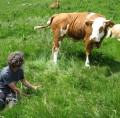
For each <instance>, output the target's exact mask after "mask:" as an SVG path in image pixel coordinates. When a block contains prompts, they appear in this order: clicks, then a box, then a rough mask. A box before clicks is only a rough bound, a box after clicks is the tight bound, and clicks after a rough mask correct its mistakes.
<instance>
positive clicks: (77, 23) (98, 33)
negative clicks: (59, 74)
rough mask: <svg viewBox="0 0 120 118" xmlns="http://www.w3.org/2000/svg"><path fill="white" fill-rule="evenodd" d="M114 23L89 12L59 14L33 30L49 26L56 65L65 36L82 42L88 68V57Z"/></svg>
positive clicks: (99, 44)
mask: <svg viewBox="0 0 120 118" xmlns="http://www.w3.org/2000/svg"><path fill="white" fill-rule="evenodd" d="M113 24H114V23H113V22H112V21H111V20H106V18H105V16H103V15H101V14H97V13H91V12H81V13H79V12H78V13H77V12H74V13H60V14H54V15H53V16H52V17H51V18H50V19H49V20H48V22H47V25H46V26H35V27H34V29H42V28H46V27H48V26H51V29H52V33H53V36H54V41H53V46H52V51H53V55H54V56H53V57H54V60H53V62H54V63H57V57H58V52H59V48H60V44H61V41H62V40H63V38H64V37H65V36H69V37H72V38H73V39H74V40H76V41H79V40H83V41H84V43H85V46H86V61H85V66H86V67H90V61H89V55H90V54H91V51H92V49H93V47H94V46H96V47H97V48H99V47H100V46H101V42H102V40H103V38H104V37H105V36H106V34H107V29H108V27H111V26H112V25H113Z"/></svg>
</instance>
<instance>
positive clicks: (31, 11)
mask: <svg viewBox="0 0 120 118" xmlns="http://www.w3.org/2000/svg"><path fill="white" fill-rule="evenodd" d="M53 2H54V0H38V1H36V0H4V1H3V0H0V49H1V51H0V62H1V63H0V69H2V68H3V67H4V66H6V65H7V57H8V55H9V53H11V52H12V51H16V50H19V51H22V52H23V53H24V57H25V64H24V66H23V68H24V70H25V78H26V79H27V80H29V81H30V83H32V84H34V85H42V89H41V90H38V91H34V90H29V89H27V88H25V87H23V86H22V85H21V84H20V83H19V84H18V87H20V88H21V90H23V91H25V92H26V93H28V94H30V96H29V97H21V98H20V100H19V102H18V104H17V105H16V106H15V107H13V108H11V109H5V110H3V111H1V112H0V115H1V116H0V117H3V118H119V117H120V99H119V98H120V92H119V91H120V42H118V41H117V40H116V39H111V38H108V39H104V41H103V42H102V46H101V47H100V48H99V49H96V48H94V49H93V51H92V54H91V56H90V62H91V67H90V68H86V67H85V45H84V43H83V41H80V42H74V41H72V40H71V39H70V38H68V37H67V38H64V40H63V42H62V44H61V47H60V53H59V56H58V64H56V65H55V64H54V63H53V56H52V42H53V35H52V32H51V29H50V27H49V28H47V29H43V30H38V31H35V30H34V26H36V25H45V24H46V22H47V21H48V19H49V18H50V17H51V15H53V14H56V13H63V12H68V13H70V12H84V11H89V12H94V13H99V14H103V15H105V16H106V18H107V19H108V20H109V19H110V18H112V19H113V21H114V23H119V22H120V0H114V1H113V0H90V1H89V0H76V1H74V0H60V4H61V7H60V8H59V9H52V10H50V9H49V5H50V4H51V3H53Z"/></svg>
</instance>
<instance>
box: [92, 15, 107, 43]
mask: <svg viewBox="0 0 120 118" xmlns="http://www.w3.org/2000/svg"><path fill="white" fill-rule="evenodd" d="M105 21H106V19H105V18H102V17H98V18H96V19H95V20H94V22H93V24H92V29H93V31H92V34H91V36H90V40H93V39H94V40H95V41H96V42H99V41H100V40H101V38H102V37H103V36H104V29H105ZM101 27H102V28H103V31H102V32H99V30H100V28H101Z"/></svg>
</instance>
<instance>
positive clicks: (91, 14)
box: [87, 13, 95, 19]
mask: <svg viewBox="0 0 120 118" xmlns="http://www.w3.org/2000/svg"><path fill="white" fill-rule="evenodd" d="M93 15H95V13H90V14H89V15H88V16H87V19H89V18H90V17H91V16H93Z"/></svg>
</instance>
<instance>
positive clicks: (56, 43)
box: [52, 39, 62, 64]
mask: <svg viewBox="0 0 120 118" xmlns="http://www.w3.org/2000/svg"><path fill="white" fill-rule="evenodd" d="M61 40H62V39H61ZM61 40H59V39H55V40H54V42H53V47H52V53H53V57H54V59H53V62H54V63H55V64H56V63H57V57H58V52H59V48H60V44H61Z"/></svg>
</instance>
